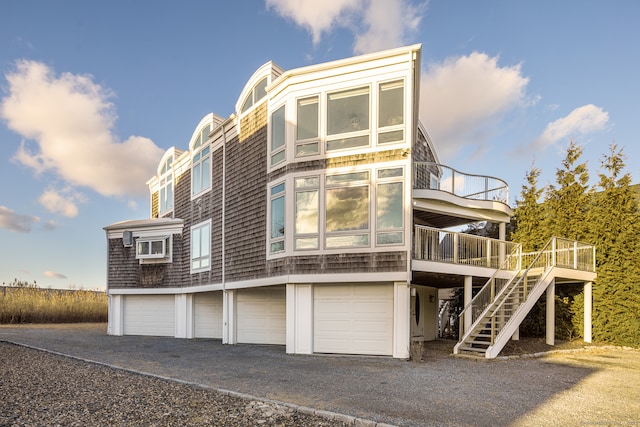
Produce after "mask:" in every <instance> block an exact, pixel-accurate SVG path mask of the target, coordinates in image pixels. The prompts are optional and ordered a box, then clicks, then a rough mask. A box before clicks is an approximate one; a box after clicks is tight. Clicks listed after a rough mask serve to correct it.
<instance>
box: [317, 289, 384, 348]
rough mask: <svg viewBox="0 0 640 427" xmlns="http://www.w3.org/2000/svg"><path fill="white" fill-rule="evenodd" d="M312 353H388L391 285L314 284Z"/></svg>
mask: <svg viewBox="0 0 640 427" xmlns="http://www.w3.org/2000/svg"><path fill="white" fill-rule="evenodd" d="M313 307H314V322H313V323H314V325H313V326H314V337H313V349H314V352H316V353H347V354H375V355H392V353H393V285H390V284H389V285H380V284H375V285H373V284H351V285H348V284H344V285H316V286H314V298H313Z"/></svg>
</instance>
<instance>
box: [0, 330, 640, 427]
mask: <svg viewBox="0 0 640 427" xmlns="http://www.w3.org/2000/svg"><path fill="white" fill-rule="evenodd" d="M0 341H8V342H14V343H20V344H23V345H29V346H33V347H38V348H43V349H47V350H50V351H54V352H59V353H63V354H67V355H72V356H74V357H77V358H82V359H86V360H91V361H96V362H100V363H103V364H107V365H110V366H117V367H122V368H125V369H128V370H130V371H137V372H145V373H150V374H153V375H156V376H162V377H167V378H172V379H177V380H180V381H182V382H171V381H164V380H160V379H158V378H152V377H146V376H141V375H136V374H132V373H130V372H129V373H128V372H124V371H121V370H118V369H113V368H110V367H107V366H100V365H96V364H91V363H84V362H81V361H78V360H72V359H68V358H60V357H59V356H55V355H51V354H46V353H42V352H38V351H35V350H30V349H25V348H20V347H16V346H12V345H8V344H1V345H0V372H2V376H3V380H2V382H1V383H0V395H4V396H9V397H10V398H8V399H4V400H3V401H2V403H0V414H2V415H1V416H2V417H3V418H0V424H2V425H12V424H13V423H15V424H17V425H24V424H56V423H60V424H63V425H71V424H72V422H71V420H73V419H76V417H80V418H77V419H78V420H79V423H78V425H81V424H82V425H86V424H87V423H89V424H120V425H131V424H144V425H148V424H154V425H182V424H192V425H197V424H208V425H211V424H214V425H225V424H226V425H260V424H264V425H340V424H341V422H342V421H345V422H347V424H351V425H353V424H360V425H374V424H375V422H378V423H388V424H394V425H400V426H507V425H515V426H542V425H551V426H553V425H557V426H570V425H576V426H601V425H624V426H637V425H640V351H638V350H628V349H619V348H592V349H588V350H580V351H574V352H569V353H560V354H553V355H549V356H547V357H544V358H520V359H512V360H496V361H479V360H470V359H463V358H455V357H451V356H450V355H449V352H450V349H449V350H447V349H446V348H445V349H443V348H442V347H439V346H438V345H436V346H434V347H433V349H432V350H431V351H427V353H426V357H425V361H424V363H415V362H406V361H401V360H395V359H390V358H372V357H346V356H320V355H313V356H302V355H286V354H285V352H284V348H283V347H279V346H256V345H237V346H223V345H222V344H221V343H220V341H216V340H200V339H199V340H181V339H174V338H153V337H112V336H107V335H106V334H105V326H104V325H74V326H71V327H58V326H41V327H6V326H5V327H0ZM58 368H59V369H61V371H57V369H58ZM34 372H37V374H35V373H34ZM69 372H71V373H72V374H71V375H70V374H69ZM185 382H186V383H190V384H198V385H202V386H205V387H208V388H210V389H209V390H205V389H202V388H198V387H193V386H192V385H188V384H185ZM21 390H23V391H21ZM70 390H75V391H74V392H73V393H71V392H70ZM214 390H233V391H234V392H237V393H242V394H246V395H251V396H255V397H256V398H255V399H253V402H252V400H251V398H249V399H248V400H247V399H237V398H235V397H233V396H228V395H224V394H220V393H216V392H215V391H214ZM65 396H73V397H65ZM260 399H268V400H272V401H278V402H287V403H288V404H293V405H299V406H301V407H306V408H307V409H306V410H305V411H306V412H309V411H310V410H309V409H308V408H315V409H316V410H320V411H329V418H326V417H314V416H308V414H306V413H301V412H300V411H294V410H291V407H286V406H278V405H274V404H263V403H261V402H260V401H259V400H260ZM64 408H69V413H70V414H72V415H70V418H63V419H60V421H56V419H57V418H54V416H56V414H58V412H59V411H64ZM303 409H304V408H303ZM305 411H302V412H305ZM311 412H312V410H311ZM330 413H337V414H343V415H342V416H341V417H339V419H330V418H331V415H330ZM81 414H85V415H84V416H86V417H90V416H96V417H98V418H81ZM229 414H230V415H229ZM227 415H228V417H227V418H225V417H226V416H227ZM267 415H268V416H267ZM320 415H322V414H321V413H320ZM23 416H24V417H25V418H22V417H23ZM31 416H33V417H35V418H28V417H31ZM100 417H101V418H100ZM229 417H230V418H229ZM83 419H84V420H85V422H82V420H83ZM356 420H357V422H356ZM367 420H370V421H367Z"/></svg>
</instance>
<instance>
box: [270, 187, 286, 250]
mask: <svg viewBox="0 0 640 427" xmlns="http://www.w3.org/2000/svg"><path fill="white" fill-rule="evenodd" d="M280 186H282V187H283V189H282V191H277V192H276V189H277V188H278V187H280ZM268 197H269V199H268V200H269V207H268V210H267V213H268V215H267V233H268V239H267V241H268V242H267V253H268V254H269V255H277V254H284V253H286V251H287V242H286V237H287V184H286V182H285V181H280V182H275V183H273V184H271V185H269V189H268ZM280 198H282V199H283V203H284V211H283V213H284V218H283V219H284V221H283V224H284V231H283V234H282V236H277V237H272V235H273V232H272V231H273V230H272V225H273V224H272V222H273V202H274V201H275V200H277V199H280ZM274 244H282V249H280V250H273V245H274Z"/></svg>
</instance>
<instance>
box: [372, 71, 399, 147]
mask: <svg viewBox="0 0 640 427" xmlns="http://www.w3.org/2000/svg"><path fill="white" fill-rule="evenodd" d="M402 140H404V81H402V80H396V81H392V82H386V83H380V85H379V87H378V143H379V144H386V143H391V142H398V141H402Z"/></svg>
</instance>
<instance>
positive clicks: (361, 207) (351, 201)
mask: <svg viewBox="0 0 640 427" xmlns="http://www.w3.org/2000/svg"><path fill="white" fill-rule="evenodd" d="M325 183H326V189H325V205H326V208H325V217H326V218H325V231H326V236H325V247H326V248H350V247H357V246H369V172H368V171H362V172H352V173H346V174H340V175H330V176H327V177H326V180H325Z"/></svg>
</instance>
